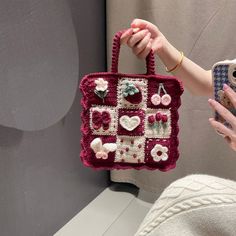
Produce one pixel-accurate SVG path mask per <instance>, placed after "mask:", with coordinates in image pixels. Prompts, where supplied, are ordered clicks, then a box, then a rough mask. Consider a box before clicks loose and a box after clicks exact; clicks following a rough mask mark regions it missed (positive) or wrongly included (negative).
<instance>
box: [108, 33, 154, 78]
mask: <svg viewBox="0 0 236 236" xmlns="http://www.w3.org/2000/svg"><path fill="white" fill-rule="evenodd" d="M124 31H125V30H122V31H118V32H117V33H116V34H115V36H114V38H113V45H112V62H111V72H112V73H118V61H119V55H120V38H121V35H122V33H123V32H124ZM146 68H147V75H155V58H154V53H153V51H151V52H150V53H149V54H148V56H147V57H146Z"/></svg>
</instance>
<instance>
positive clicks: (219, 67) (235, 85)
mask: <svg viewBox="0 0 236 236" xmlns="http://www.w3.org/2000/svg"><path fill="white" fill-rule="evenodd" d="M212 77H213V87H214V98H215V100H216V101H217V102H219V103H220V104H221V105H223V106H224V107H225V108H226V109H228V110H229V111H230V112H231V113H232V114H233V115H235V116H236V109H235V108H234V106H233V104H232V103H231V101H230V99H229V98H228V97H227V96H226V94H225V93H224V90H223V85H224V84H227V85H228V86H230V87H231V88H232V89H233V90H234V91H235V92H236V59H234V60H224V61H219V62H217V63H215V64H214V65H213V67H212ZM215 120H217V121H219V122H221V123H223V124H224V125H226V126H227V127H229V128H232V127H231V125H230V124H229V123H228V122H226V121H225V119H224V118H223V117H222V116H220V115H219V114H218V113H217V112H215Z"/></svg>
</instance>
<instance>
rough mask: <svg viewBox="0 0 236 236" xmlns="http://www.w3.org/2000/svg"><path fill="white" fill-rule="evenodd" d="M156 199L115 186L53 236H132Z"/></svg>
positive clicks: (128, 188)
mask: <svg viewBox="0 0 236 236" xmlns="http://www.w3.org/2000/svg"><path fill="white" fill-rule="evenodd" d="M141 199H142V200H141ZM155 199H156V197H155V196H152V195H151V194H149V193H146V192H138V190H137V189H136V188H135V187H133V186H132V185H124V184H114V185H112V186H111V187H109V188H107V189H105V190H104V191H103V192H102V193H101V194H100V195H99V196H97V198H95V199H94V200H93V201H92V202H91V203H90V204H89V205H88V206H86V207H85V208H84V209H83V210H82V211H80V212H79V213H78V214H77V215H76V216H75V217H74V218H73V219H71V220H70V221H69V222H68V223H67V224H66V225H65V226H64V227H62V228H61V229H60V230H59V231H58V232H57V233H56V234H55V235H54V236H80V235H86V236H118V235H119V236H120V235H122V236H132V235H134V233H135V232H136V230H137V228H138V226H139V225H140V223H141V222H142V220H143V218H144V217H145V215H146V214H147V212H148V210H149V209H150V207H151V206H152V204H153V201H155Z"/></svg>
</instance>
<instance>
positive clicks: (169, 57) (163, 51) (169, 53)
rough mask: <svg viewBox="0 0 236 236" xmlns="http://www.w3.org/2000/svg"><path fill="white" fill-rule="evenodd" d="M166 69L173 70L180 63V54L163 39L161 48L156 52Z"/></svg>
mask: <svg viewBox="0 0 236 236" xmlns="http://www.w3.org/2000/svg"><path fill="white" fill-rule="evenodd" d="M156 53H157V55H158V57H159V58H160V59H161V61H162V62H163V64H164V65H165V67H166V68H168V69H171V68H174V67H175V65H177V64H178V63H179V62H180V52H179V50H177V49H176V48H175V47H174V46H173V45H172V44H171V43H170V42H169V41H168V40H167V39H166V38H164V39H163V44H162V47H160V49H159V50H157V51H156Z"/></svg>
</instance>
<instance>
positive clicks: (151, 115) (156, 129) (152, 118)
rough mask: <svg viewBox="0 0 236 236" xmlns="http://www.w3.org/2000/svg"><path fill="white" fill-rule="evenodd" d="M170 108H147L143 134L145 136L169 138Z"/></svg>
mask: <svg viewBox="0 0 236 236" xmlns="http://www.w3.org/2000/svg"><path fill="white" fill-rule="evenodd" d="M170 112H171V111H170V109H152V108H147V110H146V119H145V136H146V137H147V138H169V137H170V134H171V115H170Z"/></svg>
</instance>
